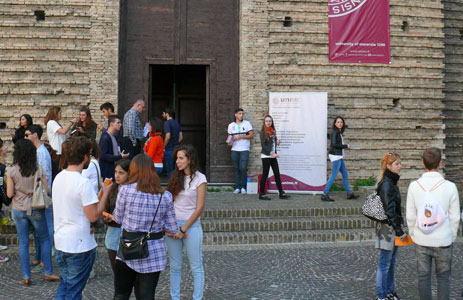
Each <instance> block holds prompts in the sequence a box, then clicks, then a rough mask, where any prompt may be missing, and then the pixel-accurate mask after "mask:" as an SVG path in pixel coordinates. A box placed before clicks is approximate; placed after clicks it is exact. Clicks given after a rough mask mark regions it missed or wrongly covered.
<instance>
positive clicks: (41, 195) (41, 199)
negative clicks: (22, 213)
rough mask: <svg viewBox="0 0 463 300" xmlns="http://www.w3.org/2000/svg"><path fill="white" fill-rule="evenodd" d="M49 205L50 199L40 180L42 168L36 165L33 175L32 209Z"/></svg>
mask: <svg viewBox="0 0 463 300" xmlns="http://www.w3.org/2000/svg"><path fill="white" fill-rule="evenodd" d="M50 205H51V199H50V197H48V194H47V191H46V190H45V187H44V186H43V182H42V169H41V168H40V166H37V172H35V175H34V192H33V193H32V209H44V208H47V207H48V206H50Z"/></svg>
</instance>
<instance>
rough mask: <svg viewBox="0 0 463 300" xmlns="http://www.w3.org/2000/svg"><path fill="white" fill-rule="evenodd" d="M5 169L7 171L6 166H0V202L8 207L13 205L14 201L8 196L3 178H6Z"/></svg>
mask: <svg viewBox="0 0 463 300" xmlns="http://www.w3.org/2000/svg"><path fill="white" fill-rule="evenodd" d="M5 169H6V166H5V165H1V164H0V177H1V178H0V202H1V203H3V204H5V205H6V206H8V205H10V204H11V201H12V200H13V199H11V198H8V196H7V195H6V182H5V181H4V178H3V177H4V176H5ZM0 208H1V205H0Z"/></svg>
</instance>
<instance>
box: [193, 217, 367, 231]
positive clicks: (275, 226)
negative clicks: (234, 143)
mask: <svg viewBox="0 0 463 300" xmlns="http://www.w3.org/2000/svg"><path fill="white" fill-rule="evenodd" d="M201 225H202V227H203V231H204V232H248V231H289V230H320V229H356V228H375V226H376V224H375V222H374V221H372V220H370V219H368V218H366V217H363V216H356V217H304V218H301V217H297V218H281V219H280V218H279V219H247V218H242V219H222V220H220V219H216V220H212V219H206V220H201Z"/></svg>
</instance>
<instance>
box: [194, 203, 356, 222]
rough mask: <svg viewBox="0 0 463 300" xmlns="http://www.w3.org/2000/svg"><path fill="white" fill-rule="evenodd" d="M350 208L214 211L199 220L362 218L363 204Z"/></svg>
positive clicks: (204, 214)
mask: <svg viewBox="0 0 463 300" xmlns="http://www.w3.org/2000/svg"><path fill="white" fill-rule="evenodd" d="M356 203H358V205H356V206H352V207H306V208H291V207H287V208H285V207H281V208H276V209H264V208H258V209H241V208H238V209H215V210H205V211H204V212H203V214H202V216H201V220H205V219H225V218H283V217H322V216H362V205H363V202H360V201H357V202H356Z"/></svg>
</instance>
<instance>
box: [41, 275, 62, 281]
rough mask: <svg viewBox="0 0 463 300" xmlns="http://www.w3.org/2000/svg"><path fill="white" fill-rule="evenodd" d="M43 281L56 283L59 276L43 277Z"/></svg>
mask: <svg viewBox="0 0 463 300" xmlns="http://www.w3.org/2000/svg"><path fill="white" fill-rule="evenodd" d="M43 280H45V281H47V282H52V281H58V280H59V276H58V275H56V274H50V275H45V276H43Z"/></svg>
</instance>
